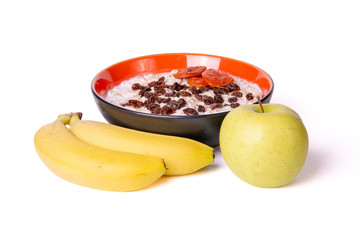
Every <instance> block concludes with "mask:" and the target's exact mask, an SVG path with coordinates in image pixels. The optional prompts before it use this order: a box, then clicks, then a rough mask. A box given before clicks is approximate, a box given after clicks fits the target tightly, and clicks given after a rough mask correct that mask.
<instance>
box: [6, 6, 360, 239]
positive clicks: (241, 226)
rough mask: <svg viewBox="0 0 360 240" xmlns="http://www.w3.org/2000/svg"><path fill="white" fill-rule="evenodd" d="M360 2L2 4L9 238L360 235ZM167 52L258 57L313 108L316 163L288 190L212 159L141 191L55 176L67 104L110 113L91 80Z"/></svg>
mask: <svg viewBox="0 0 360 240" xmlns="http://www.w3.org/2000/svg"><path fill="white" fill-rule="evenodd" d="M356 2H357V1H347V0H343V1H331V0H329V1H316V0H313V1H306V0H302V1H276V0H275V1H256V0H254V1H227V0H221V1H220V0H218V1H211V0H208V1H196V0H192V1H187V0H182V1H176V2H175V1H159V0H151V1H139V0H132V1H67V0H65V1H38V0H32V1H2V2H1V3H0V24H1V37H0V42H1V44H0V72H1V75H0V76H1V95H0V96H1V106H2V107H1V108H2V109H1V112H2V113H1V126H2V131H1V134H0V136H1V140H2V141H1V142H2V143H1V153H2V157H1V165H0V184H1V196H2V197H1V198H0V201H1V202H0V219H1V223H0V229H1V230H0V239H149V238H151V239H220V238H221V239H251V240H253V239H347V240H348V239H360V233H359V230H358V229H357V228H358V226H359V214H360V207H359V203H360V198H359V194H358V193H359V183H360V176H359V167H360V164H359V159H360V158H359V157H360V155H359V147H360V144H359V134H360V127H359V122H360V121H359V105H358V102H359V97H358V91H359V88H358V87H359V82H360V77H359V67H360V60H359V54H360V47H359V45H360V44H359V43H360V37H359V29H360V28H359V23H360V15H359V7H358V6H357V5H355V4H356ZM166 52H195V53H207V54H214V55H220V56H226V57H230V58H236V59H239V60H243V61H246V62H249V63H251V64H254V65H256V66H258V67H260V68H262V69H263V70H265V71H266V72H267V73H269V74H270V76H271V77H272V78H273V80H274V82H275V91H274V94H273V98H272V102H273V103H281V104H285V105H287V106H289V107H291V108H293V109H294V110H295V111H297V112H298V113H299V115H300V116H301V117H302V119H303V121H304V123H305V126H306V127H307V130H308V133H309V138H310V149H309V154H308V157H307V160H306V163H305V165H304V167H303V169H302V171H301V172H300V174H299V175H298V176H297V177H296V178H295V180H294V181H293V182H292V183H291V184H289V185H287V186H285V187H282V188H277V189H261V188H256V187H252V186H250V185H248V184H246V183H244V182H243V181H241V180H240V179H238V178H237V177H236V176H235V175H234V174H233V173H232V172H231V171H230V170H229V169H228V168H227V166H226V164H225V162H224V160H223V158H222V156H221V153H220V151H219V149H218V150H217V152H216V159H215V162H214V164H213V165H212V166H210V167H207V168H205V169H203V170H201V171H199V172H197V173H195V174H191V175H187V176H181V177H163V178H161V179H160V180H159V181H158V182H157V183H155V184H153V185H151V186H150V187H148V188H145V189H143V190H140V191H137V192H132V193H114V192H105V191H99V190H93V189H89V188H85V187H81V186H77V185H74V184H71V183H68V182H66V181H64V180H62V179H60V178H58V177H57V176H55V175H54V174H52V173H51V172H50V171H49V170H48V169H47V168H46V167H45V165H44V164H43V163H42V162H41V160H40V159H39V158H38V156H37V154H36V152H35V149H34V145H33V137H34V134H35V132H36V130H37V129H38V128H40V127H41V126H42V125H44V124H46V123H49V122H51V121H53V120H55V118H56V117H57V115H59V114H61V113H68V112H74V111H82V112H83V114H84V117H83V118H84V119H91V120H97V121H105V120H104V118H103V117H102V115H101V114H100V113H99V111H98V109H97V107H96V105H95V103H94V100H93V97H92V95H91V92H90V81H91V80H92V78H93V77H94V76H95V75H96V74H97V73H98V72H99V71H100V70H102V69H103V68H105V67H107V66H109V65H111V64H114V63H116V62H119V61H122V60H125V59H128V58H132V57H137V56H143V55H148V54H156V53H166Z"/></svg>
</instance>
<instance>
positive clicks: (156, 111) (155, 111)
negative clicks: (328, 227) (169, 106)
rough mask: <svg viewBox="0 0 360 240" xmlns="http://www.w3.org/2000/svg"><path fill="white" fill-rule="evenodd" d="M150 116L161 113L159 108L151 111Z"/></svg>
mask: <svg viewBox="0 0 360 240" xmlns="http://www.w3.org/2000/svg"><path fill="white" fill-rule="evenodd" d="M151 113H152V114H160V113H161V108H160V107H158V108H155V109H153V110H152V111H151Z"/></svg>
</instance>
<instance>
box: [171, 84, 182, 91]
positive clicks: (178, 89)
mask: <svg viewBox="0 0 360 240" xmlns="http://www.w3.org/2000/svg"><path fill="white" fill-rule="evenodd" d="M169 88H170V89H171V90H173V91H180V90H182V89H183V86H182V85H180V84H179V83H178V82H175V83H174V84H173V85H170V86H169Z"/></svg>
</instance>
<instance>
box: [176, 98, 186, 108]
mask: <svg viewBox="0 0 360 240" xmlns="http://www.w3.org/2000/svg"><path fill="white" fill-rule="evenodd" d="M176 104H177V105H178V106H179V108H183V107H185V105H186V101H185V99H183V98H180V99H179V100H177V101H176Z"/></svg>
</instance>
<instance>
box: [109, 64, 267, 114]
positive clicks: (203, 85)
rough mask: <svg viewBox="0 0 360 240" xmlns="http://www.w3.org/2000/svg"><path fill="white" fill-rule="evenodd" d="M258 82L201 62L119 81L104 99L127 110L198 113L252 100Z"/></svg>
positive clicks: (257, 89) (253, 101)
mask: <svg viewBox="0 0 360 240" xmlns="http://www.w3.org/2000/svg"><path fill="white" fill-rule="evenodd" d="M261 95H262V92H261V90H260V88H259V86H258V85H256V84H253V83H250V82H248V81H246V80H243V79H240V78H239V77H236V76H231V75H228V74H225V73H221V72H219V71H216V70H213V69H206V67H204V66H196V67H188V68H184V69H179V70H173V71H171V72H166V73H159V74H146V75H142V76H137V77H134V78H131V79H129V80H126V81H123V82H121V83H120V84H119V85H118V86H115V87H113V88H112V89H110V90H109V91H108V93H107V95H106V97H105V100H106V101H108V102H110V103H112V104H114V105H116V106H120V107H123V108H126V109H129V110H134V111H139V112H144V113H151V114H159V115H201V114H210V113H219V112H225V111H229V110H231V109H233V108H236V107H238V106H240V105H244V104H249V103H255V102H257V101H258V97H261Z"/></svg>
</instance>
